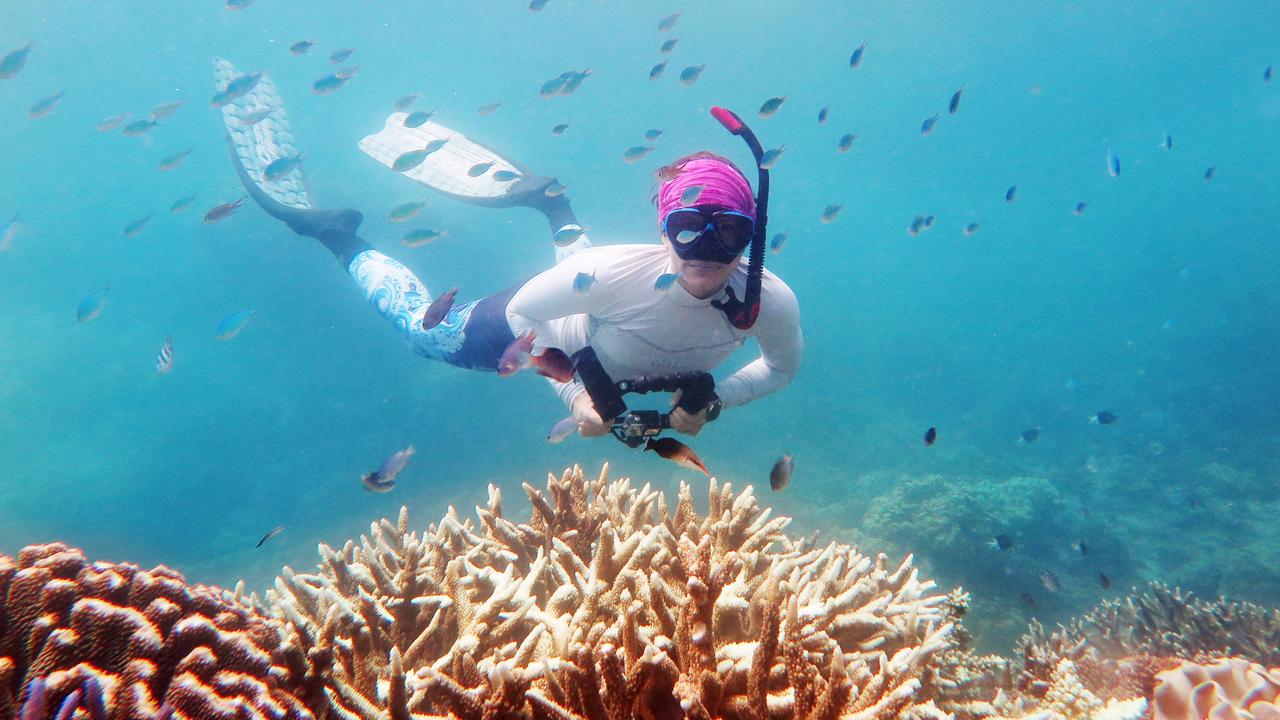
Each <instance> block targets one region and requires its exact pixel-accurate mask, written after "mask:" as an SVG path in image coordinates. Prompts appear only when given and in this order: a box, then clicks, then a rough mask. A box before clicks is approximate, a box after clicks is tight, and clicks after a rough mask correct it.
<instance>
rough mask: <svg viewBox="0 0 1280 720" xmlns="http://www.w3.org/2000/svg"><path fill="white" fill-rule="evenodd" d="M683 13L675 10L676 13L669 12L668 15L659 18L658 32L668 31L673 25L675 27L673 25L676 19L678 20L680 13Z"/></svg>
mask: <svg viewBox="0 0 1280 720" xmlns="http://www.w3.org/2000/svg"><path fill="white" fill-rule="evenodd" d="M683 14H684V13H678V12H677V13H671V14H670V15H668V16H666V17H664V18H662V19H661V20H659V21H658V32H668V31H670V30H671V28H673V27H675V26H676V21H677V20H679V19H680V16H681V15H683Z"/></svg>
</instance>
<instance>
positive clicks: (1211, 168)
mask: <svg viewBox="0 0 1280 720" xmlns="http://www.w3.org/2000/svg"><path fill="white" fill-rule="evenodd" d="M1217 169H1218V166H1217V165H1210V166H1209V167H1208V168H1206V169H1205V171H1204V181H1205V182H1209V181H1210V180H1212V179H1213V173H1214V171H1215V170H1217Z"/></svg>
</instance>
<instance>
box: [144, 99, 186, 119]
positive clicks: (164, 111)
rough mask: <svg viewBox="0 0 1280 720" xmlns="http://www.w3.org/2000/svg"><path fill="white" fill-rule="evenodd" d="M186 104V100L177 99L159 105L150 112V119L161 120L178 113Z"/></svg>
mask: <svg viewBox="0 0 1280 720" xmlns="http://www.w3.org/2000/svg"><path fill="white" fill-rule="evenodd" d="M186 104H187V99H186V98H178V99H177V100H170V101H169V102H167V103H161V104H159V105H157V106H155V108H153V109H152V110H151V119H152V120H163V119H164V118H167V117H169V116H170V115H172V114H174V113H176V112H178V110H179V109H180V108H181V107H182V106H183V105H186Z"/></svg>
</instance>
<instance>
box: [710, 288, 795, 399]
mask: <svg viewBox="0 0 1280 720" xmlns="http://www.w3.org/2000/svg"><path fill="white" fill-rule="evenodd" d="M769 289H770V292H769V294H768V296H767V297H766V298H765V299H764V301H763V302H762V305H761V315H760V319H759V320H758V321H757V323H756V325H757V327H756V342H758V343H759V345H760V357H758V358H756V359H755V360H753V361H751V362H750V363H747V364H746V365H745V366H744V367H742V368H741V369H740V370H738V371H737V372H735V373H734V374H732V375H730V376H729V377H727V378H725V379H724V380H721V381H720V382H719V383H716V394H717V395H719V396H720V400H721V401H722V402H723V403H724V404H725V406H726V407H733V406H735V405H744V404H746V403H748V402H751V401H752V400H755V399H756V398H760V397H764V396H765V395H768V394H769V393H771V392H775V391H777V390H780V389H782V388H784V387H786V386H787V385H788V384H789V383H790V382H791V381H792V379H794V378H795V376H796V373H797V372H798V371H799V370H800V362H801V359H802V358H803V356H804V337H803V335H802V334H801V332H800V306H799V303H798V302H797V301H796V296H795V294H794V293H792V292H791V289H790V288H788V287H787V286H786V285H785V284H783V283H782V282H781V281H779V282H777V283H776V284H772V283H771V284H770V288H769Z"/></svg>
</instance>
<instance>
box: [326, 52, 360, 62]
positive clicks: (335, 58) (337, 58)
mask: <svg viewBox="0 0 1280 720" xmlns="http://www.w3.org/2000/svg"><path fill="white" fill-rule="evenodd" d="M355 51H356V49H355V48H339V49H337V50H334V51H333V52H331V53H329V62H331V63H333V64H334V65H341V64H342V63H344V62H346V61H347V58H349V57H351V55H352V54H353V53H354V52H355Z"/></svg>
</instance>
